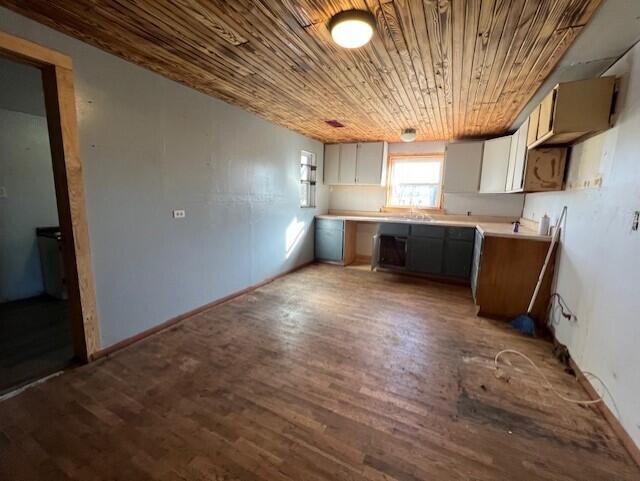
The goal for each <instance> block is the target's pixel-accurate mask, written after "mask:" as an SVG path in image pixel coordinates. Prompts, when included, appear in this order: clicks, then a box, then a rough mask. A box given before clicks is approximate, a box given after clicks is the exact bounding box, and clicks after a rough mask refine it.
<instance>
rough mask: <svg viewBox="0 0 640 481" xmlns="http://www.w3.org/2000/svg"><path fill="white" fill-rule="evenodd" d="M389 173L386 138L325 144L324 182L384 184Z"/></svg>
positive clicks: (336, 183) (331, 183)
mask: <svg viewBox="0 0 640 481" xmlns="http://www.w3.org/2000/svg"><path fill="white" fill-rule="evenodd" d="M386 175H387V143H386V142H359V143H350V144H326V145H325V146H324V183H325V184H326V185H384V184H385V183H386V182H385V181H386Z"/></svg>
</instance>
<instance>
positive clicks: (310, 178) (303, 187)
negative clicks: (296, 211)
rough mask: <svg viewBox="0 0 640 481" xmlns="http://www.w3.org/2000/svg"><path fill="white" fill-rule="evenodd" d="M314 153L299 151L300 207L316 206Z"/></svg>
mask: <svg viewBox="0 0 640 481" xmlns="http://www.w3.org/2000/svg"><path fill="white" fill-rule="evenodd" d="M316 168H317V167H316V154H313V153H311V152H306V151H304V150H303V151H302V152H301V153H300V207H315V206H316Z"/></svg>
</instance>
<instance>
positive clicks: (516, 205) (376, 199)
mask: <svg viewBox="0 0 640 481" xmlns="http://www.w3.org/2000/svg"><path fill="white" fill-rule="evenodd" d="M445 148H446V142H409V143H404V142H400V143H393V144H389V154H400V153H402V154H431V153H441V152H444V151H445ZM385 202H386V189H385V187H375V186H362V187H361V186H332V187H331V194H330V199H329V209H331V210H352V211H368V212H379V211H380V209H381V208H382V207H384V204H385ZM443 204H444V205H443V207H444V209H445V210H446V212H447V213H448V214H467V213H468V212H471V215H496V216H508V217H520V214H521V213H522V206H523V204H524V195H521V194H445V195H444V199H443Z"/></svg>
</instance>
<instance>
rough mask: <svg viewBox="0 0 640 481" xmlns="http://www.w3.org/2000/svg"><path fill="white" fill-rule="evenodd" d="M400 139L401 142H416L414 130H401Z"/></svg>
mask: <svg viewBox="0 0 640 481" xmlns="http://www.w3.org/2000/svg"><path fill="white" fill-rule="evenodd" d="M400 139H401V140H402V141H403V142H413V141H414V140H416V129H403V130H402V133H401V134H400Z"/></svg>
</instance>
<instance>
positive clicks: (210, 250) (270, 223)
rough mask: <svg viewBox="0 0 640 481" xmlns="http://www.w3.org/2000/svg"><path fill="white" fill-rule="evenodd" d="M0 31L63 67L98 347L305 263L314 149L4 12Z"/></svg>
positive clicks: (323, 195) (317, 147) (321, 200)
mask: <svg viewBox="0 0 640 481" xmlns="http://www.w3.org/2000/svg"><path fill="white" fill-rule="evenodd" d="M0 29H2V30H4V31H7V32H9V33H12V34H14V35H18V36H21V37H24V38H27V39H29V40H32V41H35V42H37V43H40V44H42V45H45V46H47V47H50V48H53V49H56V50H59V51H61V52H63V53H66V54H68V55H70V56H71V57H72V60H73V64H74V70H75V83H76V107H77V111H78V123H79V133H80V154H81V158H82V161H83V164H84V180H85V186H86V192H87V208H88V219H89V234H90V238H91V249H92V255H93V264H94V265H93V267H94V275H95V283H96V294H97V303H98V315H99V319H100V327H101V330H102V345H103V346H109V345H110V344H113V343H115V342H117V341H120V340H122V339H124V338H126V337H129V336H132V335H134V334H136V333H138V332H140V331H142V330H145V329H148V328H151V327H153V326H155V325H157V324H159V323H161V322H163V321H166V320H168V319H171V318H173V317H175V316H177V315H180V314H182V313H184V312H187V311H189V310H191V309H194V308H196V307H199V306H201V305H203V304H206V303H208V302H211V301H213V300H215V299H219V298H221V297H224V296H226V295H228V294H231V293H233V292H235V291H238V290H240V289H243V288H245V287H248V286H250V285H253V284H256V283H258V282H260V281H262V280H264V279H266V278H268V277H270V276H273V275H276V274H278V273H281V272H283V271H286V270H288V269H290V268H292V267H294V266H296V265H299V264H301V263H304V262H305V261H309V260H311V259H313V232H312V229H311V226H312V221H313V216H314V215H315V214H319V213H323V212H326V210H327V206H328V190H327V189H326V188H324V187H323V186H319V188H318V202H317V205H318V208H316V209H301V208H300V207H299V194H298V189H299V175H300V167H299V162H300V150H301V149H304V150H308V151H311V152H315V153H316V154H317V158H318V162H319V164H320V166H322V154H323V146H322V144H321V143H320V142H317V141H314V140H311V139H309V138H306V137H304V136H302V135H299V134H297V133H294V132H292V131H290V130H287V129H285V128H282V127H279V126H276V125H275V124H272V123H270V122H267V121H265V120H263V119H261V118H259V117H257V116H255V115H253V114H251V113H248V112H245V111H243V110H241V109H239V108H237V107H234V106H231V105H229V104H226V103H224V102H221V101H219V100H216V99H214V98H211V97H209V96H206V95H204V94H201V93H198V92H196V91H194V90H192V89H190V88H187V87H185V86H182V85H180V84H177V83H175V82H172V81H170V80H167V79H165V78H163V77H161V76H159V75H156V74H154V73H152V72H150V71H148V70H145V69H143V68H141V67H138V66H136V65H133V64H131V63H128V62H125V61H123V60H121V59H119V58H116V57H115V56H112V55H110V54H107V53H104V52H102V51H100V50H98V49H96V48H93V47H91V46H89V45H87V44H84V43H82V42H79V41H77V40H75V39H72V38H70V37H67V36H65V35H62V34H60V33H58V32H55V31H53V30H51V29H48V28H46V27H44V26H42V25H40V24H37V23H35V22H33V21H31V20H28V19H26V18H24V17H21V16H19V15H17V14H15V13H13V12H10V11H9V10H6V9H2V8H0ZM318 177H319V178H322V168H321V167H320V169H319V173H318ZM172 209H185V210H186V218H185V219H179V220H174V219H172V218H171V211H172Z"/></svg>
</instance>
